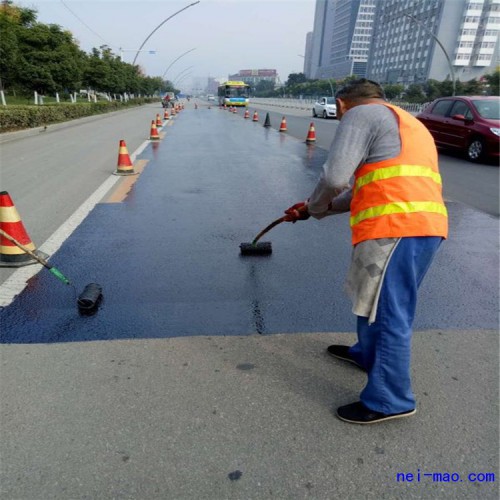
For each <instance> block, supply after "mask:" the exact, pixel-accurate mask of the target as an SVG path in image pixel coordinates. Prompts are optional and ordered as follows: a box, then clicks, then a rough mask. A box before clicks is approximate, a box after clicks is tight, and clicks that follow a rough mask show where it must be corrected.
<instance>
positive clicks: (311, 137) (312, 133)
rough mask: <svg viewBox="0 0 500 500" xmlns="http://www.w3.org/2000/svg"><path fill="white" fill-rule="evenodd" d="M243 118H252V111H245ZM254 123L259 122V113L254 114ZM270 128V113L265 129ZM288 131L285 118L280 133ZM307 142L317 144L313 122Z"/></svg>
mask: <svg viewBox="0 0 500 500" xmlns="http://www.w3.org/2000/svg"><path fill="white" fill-rule="evenodd" d="M243 118H245V119H249V118H250V111H249V110H248V109H247V110H245V114H244V115H243ZM252 121H254V122H258V121H259V114H258V113H257V111H255V112H254V114H253V117H252ZM270 126H271V119H270V117H269V113H266V119H265V120H264V127H270ZM287 130H288V128H287V125H286V118H285V117H283V118H282V119H281V123H280V128H279V131H280V132H287ZM306 142H307V143H308V144H311V143H313V142H316V130H315V128H314V123H313V122H311V123H310V125H309V130H308V131H307V136H306Z"/></svg>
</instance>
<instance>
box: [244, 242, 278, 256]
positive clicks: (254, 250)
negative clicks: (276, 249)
mask: <svg viewBox="0 0 500 500" xmlns="http://www.w3.org/2000/svg"><path fill="white" fill-rule="evenodd" d="M240 253H241V255H271V254H272V253H273V248H272V246H271V242H270V241H264V242H262V243H256V244H255V245H254V244H253V243H241V244H240Z"/></svg>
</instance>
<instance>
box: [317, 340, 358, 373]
mask: <svg viewBox="0 0 500 500" xmlns="http://www.w3.org/2000/svg"><path fill="white" fill-rule="evenodd" d="M349 349H350V347H349V346H348V345H338V344H333V345H329V346H328V347H327V348H326V352H328V354H329V355H330V356H333V357H334V358H338V359H342V360H344V361H349V363H352V364H353V365H356V366H357V367H358V368H361V369H362V370H363V371H366V370H365V369H364V368H363V367H362V366H361V365H360V364H359V363H358V362H357V361H356V360H355V359H354V358H353V357H352V356H351V355H350V354H349Z"/></svg>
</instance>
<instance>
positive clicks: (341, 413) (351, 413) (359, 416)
mask: <svg viewBox="0 0 500 500" xmlns="http://www.w3.org/2000/svg"><path fill="white" fill-rule="evenodd" d="M415 413H417V410H416V409H415V408H413V410H409V411H405V412H403V413H393V414H392V415H386V414H385V413H379V412H378V411H372V410H370V409H369V408H367V407H366V406H365V405H364V404H363V403H362V402H361V401H358V402H356V403H351V404H350V405H345V406H340V407H339V408H337V417H339V418H340V420H343V421H344V422H349V423H350V424H377V423H379V422H384V421H385V420H392V419H395V418H404V417H409V416H411V415H415Z"/></svg>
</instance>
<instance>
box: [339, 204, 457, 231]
mask: <svg viewBox="0 0 500 500" xmlns="http://www.w3.org/2000/svg"><path fill="white" fill-rule="evenodd" d="M415 212H430V213H435V214H440V215H444V216H445V217H447V216H448V211H447V210H446V206H445V205H443V204H442V203H436V202H433V201H409V202H398V203H388V204H387V205H379V206H378V207H371V208H367V209H366V210H362V211H361V212H359V213H357V214H356V215H354V216H352V217H351V218H350V219H349V221H350V223H351V227H352V226H354V225H356V224H359V223H360V222H362V221H364V220H365V219H369V218H371V217H379V216H381V215H390V214H409V213H415Z"/></svg>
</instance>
